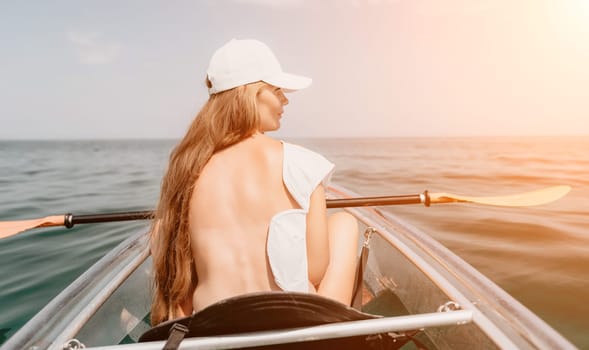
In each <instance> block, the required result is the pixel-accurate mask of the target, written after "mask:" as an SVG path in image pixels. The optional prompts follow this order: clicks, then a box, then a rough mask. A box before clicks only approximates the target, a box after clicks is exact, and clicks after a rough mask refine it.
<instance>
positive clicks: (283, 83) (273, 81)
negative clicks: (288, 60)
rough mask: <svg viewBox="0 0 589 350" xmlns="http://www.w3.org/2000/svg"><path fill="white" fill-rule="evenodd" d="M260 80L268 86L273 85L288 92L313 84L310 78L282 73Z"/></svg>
mask: <svg viewBox="0 0 589 350" xmlns="http://www.w3.org/2000/svg"><path fill="white" fill-rule="evenodd" d="M262 80H263V81H264V82H266V83H268V84H270V85H274V86H277V87H279V88H282V89H285V90H290V91H296V90H301V89H304V88H306V87H308V86H309V85H311V83H312V82H313V80H312V79H311V78H307V77H303V76H301V75H294V74H290V73H284V72H281V73H280V74H277V75H274V76H271V77H268V78H265V79H262Z"/></svg>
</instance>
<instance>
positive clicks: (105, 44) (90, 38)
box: [67, 31, 122, 64]
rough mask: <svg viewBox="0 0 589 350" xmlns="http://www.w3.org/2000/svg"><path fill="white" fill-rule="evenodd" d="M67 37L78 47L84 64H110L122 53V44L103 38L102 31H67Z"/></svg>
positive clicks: (79, 55)
mask: <svg viewBox="0 0 589 350" xmlns="http://www.w3.org/2000/svg"><path fill="white" fill-rule="evenodd" d="M67 38H68V40H69V42H70V43H72V44H73V45H74V47H75V48H76V52H77V55H78V58H79V60H80V62H82V63H84V64H108V63H112V62H114V61H115V60H116V59H117V58H118V57H119V55H120V52H121V48H122V45H120V44H118V43H116V42H112V41H108V40H105V39H103V36H102V33H82V32H77V31H69V32H67Z"/></svg>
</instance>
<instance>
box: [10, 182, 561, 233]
mask: <svg viewBox="0 0 589 350" xmlns="http://www.w3.org/2000/svg"><path fill="white" fill-rule="evenodd" d="M570 190H571V187H570V186H554V187H548V188H544V189H541V190H536V191H531V192H525V193H520V194H513V195H507V196H491V197H471V196H462V195H457V194H451V193H428V191H425V192H424V193H421V194H412V195H402V196H381V197H359V198H341V199H327V200H326V204H327V207H328V208H344V207H363V206H384V205H401V204H424V205H425V206H429V205H430V204H437V203H453V202H462V203H476V204H484V205H494V206H502V207H527V206H533V205H540V204H546V203H550V202H553V201H555V200H557V199H560V198H562V197H563V196H564V195H566V194H567V193H568V192H569V191H570ZM151 218H153V211H151V210H146V211H134V212H124V213H109V214H93V215H76V216H74V215H72V214H65V215H54V216H47V217H44V218H39V219H32V220H23V221H4V222H0V238H5V237H10V236H13V235H16V234H17V233H20V232H23V231H27V230H30V229H33V228H38V227H49V226H65V227H67V228H71V227H73V226H74V225H76V224H89V223H97V222H114V221H127V220H144V219H151Z"/></svg>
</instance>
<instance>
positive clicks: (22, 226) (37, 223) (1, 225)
mask: <svg viewBox="0 0 589 350" xmlns="http://www.w3.org/2000/svg"><path fill="white" fill-rule="evenodd" d="M64 220H65V217H64V216H63V215H54V216H46V217H44V218H41V219H33V220H23V221H4V222H0V239H2V238H6V237H10V236H14V235H16V234H17V233H19V232H23V231H26V230H30V229H33V228H37V227H47V226H63V225H64Z"/></svg>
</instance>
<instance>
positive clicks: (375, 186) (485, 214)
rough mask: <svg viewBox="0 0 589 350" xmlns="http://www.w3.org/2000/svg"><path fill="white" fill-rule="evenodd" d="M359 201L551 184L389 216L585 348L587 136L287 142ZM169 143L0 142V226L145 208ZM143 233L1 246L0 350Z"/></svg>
mask: <svg viewBox="0 0 589 350" xmlns="http://www.w3.org/2000/svg"><path fill="white" fill-rule="evenodd" d="M290 141H292V142H297V143H300V144H302V145H305V146H307V147H309V148H311V149H314V150H316V151H319V152H321V153H323V154H324V155H326V156H327V157H328V158H329V159H331V160H332V161H333V162H334V163H336V165H337V172H336V173H335V175H334V178H333V181H334V182H336V183H338V184H340V185H343V186H345V187H348V188H350V189H351V190H353V191H355V192H358V193H361V194H364V195H385V194H414V193H420V192H423V190H425V189H428V190H429V191H430V192H450V193H456V194H464V195H503V194H511V193H519V192H523V191H528V190H533V189H538V188H543V187H547V186H552V185H558V184H568V185H571V186H573V191H572V192H571V193H570V194H569V195H568V196H567V197H565V198H564V199H562V200H560V201H557V202H555V203H551V204H548V205H543V206H539V207H531V208H497V207H485V206H477V205H472V204H445V205H436V206H432V207H430V208H425V207H423V206H419V205H417V206H396V207H390V208H388V209H387V210H390V211H392V212H393V213H395V214H396V215H397V216H399V217H401V218H404V219H405V220H407V221H409V222H410V223H411V224H413V225H414V226H417V227H419V228H421V229H422V230H423V231H425V232H428V233H429V234H431V235H432V236H433V237H434V238H436V239H438V240H439V241H441V242H442V243H443V244H445V245H446V246H447V247H449V248H450V249H451V250H453V251H454V252H455V253H457V254H458V255H459V256H461V257H462V258H463V259H465V260H466V261H468V262H469V263H471V264H472V265H473V266H475V267H476V268H478V269H479V270H480V271H481V272H483V273H484V274H485V275H487V276H488V277H489V278H491V279H492V280H493V281H495V282H496V283H497V284H498V285H500V286H501V287H503V288H504V289H505V290H506V291H507V292H509V293H510V294H512V295H513V296H514V297H515V298H516V299H518V300H519V301H521V302H522V303H523V304H524V305H526V306H527V307H528V308H530V309H531V310H532V311H534V312H535V313H537V314H538V315H539V316H540V317H541V318H543V319H544V320H545V321H546V322H548V323H549V324H550V325H552V326H553V327H554V328H555V329H557V330H558V331H560V332H561V333H562V334H563V335H564V336H565V337H566V338H568V339H569V340H570V341H572V342H573V343H574V344H576V345H577V346H579V347H580V348H589V335H588V334H587V333H588V332H587V331H586V330H587V329H589V318H588V317H587V316H586V315H588V314H589V304H587V303H586V302H585V297H586V293H587V290H589V233H588V229H587V228H588V227H589V225H588V224H589V206H587V204H586V198H587V196H589V186H588V185H589V157H587V150H589V138H586V137H585V138H584V137H570V138H548V137H542V138H540V137H539V138H400V139H313V140H302V139H301V140H290ZM174 142H175V141H173V140H157V141H149V140H140V141H137V140H134V141H64V142H62V141H34V142H31V141H20V142H16V141H10V142H8V141H5V142H2V141H0V221H5V220H18V219H28V218H35V217H42V216H46V215H52V214H62V213H66V212H72V213H74V214H89V213H102V212H111V211H126V210H142V209H151V208H153V207H154V205H155V202H156V200H157V196H158V191H159V183H160V180H161V176H162V174H163V171H164V169H165V166H166V162H167V157H168V154H169V152H170V150H171V148H172V147H173V145H174ZM146 224H147V223H145V222H127V223H107V224H92V225H78V226H76V227H75V228H73V229H70V230H68V229H62V228H45V229H37V230H33V231H29V232H25V233H21V234H19V235H17V236H14V237H11V238H7V239H3V240H0V266H1V268H0V315H2V316H1V317H0V343H1V342H3V341H4V340H5V339H6V338H7V337H9V336H11V335H12V334H13V333H14V332H15V331H16V330H17V329H18V328H19V327H21V326H22V325H23V324H24V323H25V322H26V321H27V320H28V319H29V318H30V317H32V316H33V315H34V314H35V313H36V312H37V311H39V310H40V309H41V308H42V307H43V306H44V305H45V304H46V303H47V302H48V301H49V300H50V299H51V298H52V297H54V296H55V295H57V294H58V293H59V292H60V291H61V290H62V289H63V288H65V286H67V285H68V284H69V283H71V282H72V281H73V280H74V279H75V278H76V277H77V276H79V275H80V274H81V273H82V272H83V271H84V270H85V269H87V268H88V267H89V266H90V265H91V264H92V263H94V262H95V261H96V260H98V259H99V258H100V257H101V256H102V255H104V254H105V253H106V252H107V251H108V250H109V249H111V248H112V247H113V246H115V245H116V244H117V243H119V242H120V241H122V240H123V239H124V238H126V237H127V236H128V235H130V234H131V233H133V232H136V231H137V230H141V229H143V228H144V227H146Z"/></svg>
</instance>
